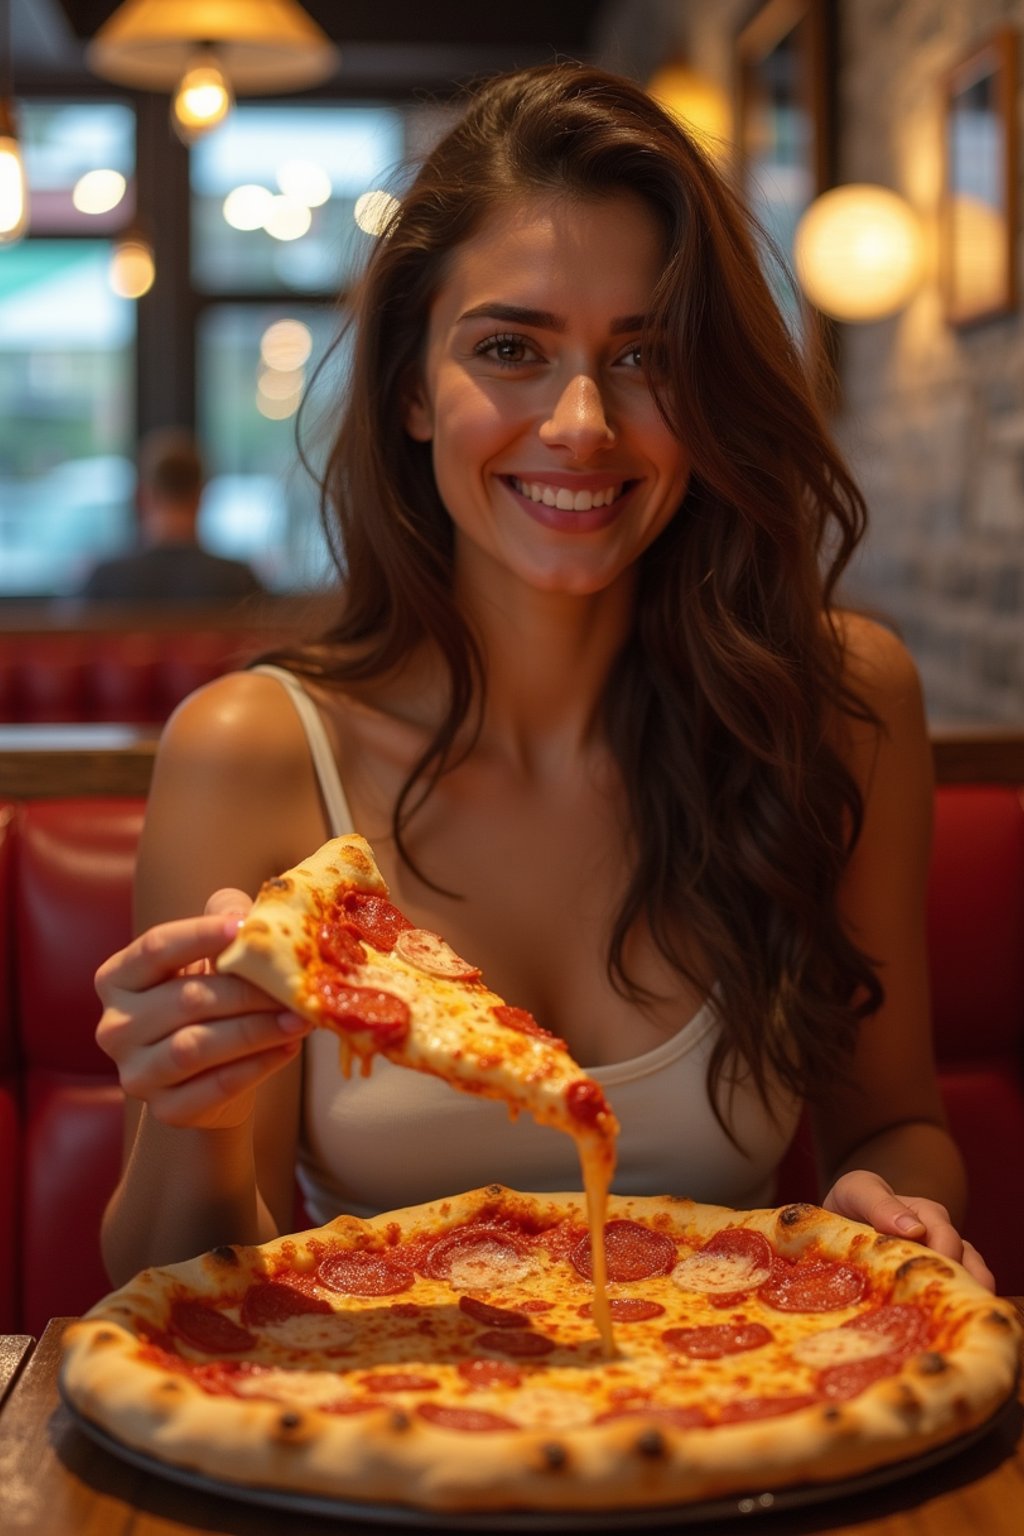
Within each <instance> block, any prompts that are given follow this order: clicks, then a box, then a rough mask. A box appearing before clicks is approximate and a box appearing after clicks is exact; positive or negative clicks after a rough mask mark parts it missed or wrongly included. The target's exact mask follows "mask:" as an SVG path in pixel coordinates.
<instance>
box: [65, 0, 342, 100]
mask: <svg viewBox="0 0 1024 1536" xmlns="http://www.w3.org/2000/svg"><path fill="white" fill-rule="evenodd" d="M203 45H207V46H208V47H211V48H213V49H215V50H216V53H217V57H218V58H219V60H220V61H221V63H222V65H223V67H224V70H225V73H226V74H227V75H228V76H229V77H230V80H231V84H232V86H233V88H234V90H235V91H236V92H237V93H239V94H243V95H245V94H249V95H262V94H264V93H268V94H273V93H275V92H279V91H293V90H302V89H304V88H305V87H307V86H311V85H318V84H320V83H321V82H322V81H324V80H328V79H329V78H330V77H331V75H333V74H334V72H335V70H336V69H337V67H338V63H339V60H340V54H339V52H338V50H337V48H335V46H334V44H333V43H332V42H331V41H330V39H329V38H328V36H327V34H326V33H325V32H323V31H322V30H321V28H320V27H318V26H317V24H316V22H315V21H313V19H312V17H310V16H308V15H307V14H306V12H305V11H304V10H303V9H302V7H301V6H300V5H298V4H297V3H296V0H124V3H123V4H122V5H120V6H119V7H118V9H117V10H116V11H115V12H114V14H113V15H112V16H111V17H110V18H109V19H108V20H107V21H105V22H104V23H103V25H102V27H100V29H99V31H98V32H97V33H96V36H95V38H94V39H93V41H92V42H91V43H90V45H89V47H88V49H87V50H86V63H87V64H88V66H89V68H90V69H91V70H93V71H94V72H95V73H96V74H98V75H102V76H103V78H104V79H106V80H114V81H116V82H117V83H118V84H119V85H128V86H134V87H137V88H139V89H142V90H150V91H173V90H174V89H175V88H176V86H177V84H178V82H179V81H180V79H181V77H182V75H183V74H184V73H185V71H186V70H187V69H188V67H189V65H190V64H191V62H192V60H193V58H194V56H195V54H196V52H197V50H198V49H199V48H201V47H202V46H203Z"/></svg>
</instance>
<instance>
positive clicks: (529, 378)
mask: <svg viewBox="0 0 1024 1536" xmlns="http://www.w3.org/2000/svg"><path fill="white" fill-rule="evenodd" d="M663 265H664V237H663V235H662V232H661V229H660V227H659V225H658V223H657V220H656V219H655V217H654V215H653V214H652V213H651V211H650V210H649V209H648V208H647V206H646V205H645V204H644V203H643V202H642V201H641V200H640V198H638V197H634V196H633V195H632V194H630V193H623V194H621V195H616V196H610V197H606V198H595V199H588V200H581V199H578V198H570V197H568V196H565V195H538V196H537V197H535V198H529V199H526V200H524V201H523V202H521V203H518V204H516V205H514V206H513V207H511V208H510V209H508V210H503V211H501V212H499V213H496V214H494V215H492V216H491V217H490V218H489V219H488V220H487V221H486V222H485V223H484V225H483V226H482V228H481V229H480V231H479V232H478V233H477V234H476V235H475V236H474V237H473V238H472V239H470V240H468V241H467V242H466V243H465V244H464V245H462V246H459V247H458V248H457V249H456V250H455V251H454V252H453V253H452V256H451V258H450V260H449V266H448V271H447V275H446V280H445V282H444V284H443V286H442V287H441V289H440V292H439V293H438V295H437V298H436V299H435V301H434V303H433V305H432V307H431V311H430V317H429V323H428V329H427V337H426V346H425V351H424V358H423V366H422V372H421V375H420V377H419V379H418V381H417V383H416V387H415V388H414V389H413V391H412V392H411V395H410V398H409V400H408V403H407V409H406V428H407V430H408V431H409V432H410V434H411V435H412V436H413V437H414V438H416V439H418V440H419V441H421V442H430V443H431V444H432V449H433V463H434V474H435V476H436V479H437V485H438V489H439V491H440V494H441V498H442V500H443V502H444V504H445V506H446V507H447V509H448V512H449V514H450V515H451V518H452V521H453V522H454V524H455V529H456V558H457V561H458V562H459V564H460V569H462V570H463V572H464V573H465V571H466V569H467V568H468V571H469V572H470V573H471V575H472V578H473V580H474V581H479V580H481V579H486V576H487V572H488V570H490V571H492V572H493V571H494V570H495V568H499V569H500V570H501V571H503V572H504V573H506V574H509V573H511V574H512V575H514V576H516V577H518V578H519V579H520V580H521V581H524V582H526V583H528V584H529V585H531V586H532V587H534V588H537V589H540V590H544V591H559V592H565V593H573V594H577V595H580V594H588V593H593V592H598V591H602V590H604V589H606V588H608V587H609V586H611V585H612V584H614V583H615V582H616V581H618V580H619V579H620V578H622V577H623V576H624V575H626V573H628V572H629V571H630V570H631V568H632V566H633V565H634V563H635V561H636V560H637V558H638V557H639V556H640V555H641V554H642V553H643V551H644V550H645V549H646V548H647V547H648V545H649V544H650V543H651V542H652V540H654V539H655V538H656V537H657V535H658V534H659V533H660V532H661V530H662V529H663V528H664V527H665V525H666V523H667V522H668V521H669V519H670V518H671V517H672V516H673V514H674V513H675V511H676V509H677V508H678V506H679V504H680V502H681V500H682V498H683V494H684V492H685V490H686V484H687V479H688V477H689V470H690V463H689V459H688V456H687V453H686V450H685V449H684V448H683V446H682V444H681V443H680V442H679V441H678V439H677V438H676V437H675V436H674V434H673V433H672V432H671V431H670V429H669V428H668V426H667V425H666V423H665V421H664V419H663V418H662V416H661V414H660V412H659V410H658V408H657V406H656V405H655V402H654V398H653V396H652V394H651V392H650V389H649V387H648V383H647V378H646V375H645V371H644V362H643V357H642V355H641V349H640V336H641V332H642V329H643V325H644V318H645V316H646V314H647V312H648V309H649V307H650V304H651V297H652V294H653V291H654V288H655V284H656V282H657V280H658V277H659V275H660V273H661V270H662V267H663Z"/></svg>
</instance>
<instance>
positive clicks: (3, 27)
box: [0, 0, 28, 245]
mask: <svg viewBox="0 0 1024 1536" xmlns="http://www.w3.org/2000/svg"><path fill="white" fill-rule="evenodd" d="M0 4H2V6H3V11H2V14H0V245H13V244H14V242H15V240H20V239H21V237H22V235H23V234H24V233H25V231H26V229H27V228H28V181H27V179H26V177H25V162H24V160H23V159H22V154H21V144H20V143H19V141H18V121H17V118H16V116H15V112H14V103H13V101H12V99H11V98H12V96H13V95H14V85H13V67H12V62H11V61H12V56H13V55H12V49H11V0H0Z"/></svg>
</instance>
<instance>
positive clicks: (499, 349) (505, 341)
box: [474, 336, 536, 368]
mask: <svg viewBox="0 0 1024 1536" xmlns="http://www.w3.org/2000/svg"><path fill="white" fill-rule="evenodd" d="M474 350H475V351H476V353H477V354H478V356H481V357H489V358H491V359H492V361H493V362H496V363H503V364H504V365H505V366H506V367H508V368H511V367H514V366H515V365H516V364H517V363H529V362H533V361H534V360H535V358H536V353H535V352H534V350H533V348H532V347H531V346H530V344H529V342H528V341H527V340H526V338H525V337H523V336H489V337H488V338H487V340H486V341H481V342H480V343H479V344H478V345H477V347H476V348H475V349H474Z"/></svg>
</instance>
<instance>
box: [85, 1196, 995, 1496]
mask: <svg viewBox="0 0 1024 1536" xmlns="http://www.w3.org/2000/svg"><path fill="white" fill-rule="evenodd" d="M604 1247H605V1252H606V1258H607V1272H608V1298H609V1307H610V1312H611V1317H612V1323H613V1330H614V1334H613V1343H612V1347H611V1349H610V1350H609V1348H608V1346H607V1345H606V1344H605V1343H604V1342H603V1341H602V1339H601V1336H600V1334H599V1332H598V1330H597V1328H596V1327H595V1322H594V1280H593V1253H592V1245H591V1239H590V1235H589V1229H588V1223H587V1214H586V1207H585V1202H584V1200H583V1198H582V1196H580V1195H575V1194H523V1193H519V1192H515V1191H512V1190H509V1189H506V1188H503V1187H501V1186H491V1187H488V1188H486V1189H481V1190H476V1191H473V1192H471V1193H468V1194H463V1195H459V1196H458V1197H456V1198H453V1199H450V1200H444V1201H440V1202H434V1203H431V1204H427V1205H421V1206H416V1207H411V1208H408V1209H405V1210H400V1211H395V1212H391V1213H389V1214H387V1215H383V1216H378V1217H375V1218H373V1219H372V1220H368V1221H363V1220H357V1219H355V1218H353V1217H344V1216H343V1217H339V1218H338V1219H337V1220H335V1221H333V1222H331V1223H330V1224H329V1225H327V1226H325V1227H322V1228H318V1229H316V1230H313V1231H309V1232H304V1233H301V1234H298V1235H295V1236H291V1237H283V1238H278V1239H275V1240H274V1241H273V1242H270V1243H267V1244H264V1245H263V1246H260V1247H248V1248H247V1247H224V1248H217V1249H214V1250H213V1251H212V1252H210V1253H207V1254H204V1255H203V1256H202V1257H200V1258H197V1259H194V1260H191V1261H189V1262H188V1263H184V1264H177V1265H172V1266H169V1267H167V1268H163V1269H150V1270H146V1271H144V1272H143V1273H142V1274H140V1275H139V1276H138V1277H137V1278H136V1279H135V1280H133V1281H132V1282H130V1283H129V1284H128V1285H126V1286H124V1287H122V1288H121V1289H120V1290H118V1291H116V1292H114V1294H113V1295H111V1296H110V1297H108V1298H107V1299H106V1300H105V1301H103V1302H102V1303H101V1304H100V1305H98V1306H97V1307H95V1308H93V1310H92V1311H91V1312H90V1313H88V1314H87V1316H86V1317H85V1318H84V1319H82V1320H81V1321H79V1322H77V1323H75V1324H73V1325H72V1326H71V1328H70V1329H69V1331H68V1334H67V1345H66V1356H65V1362H64V1366H63V1375H62V1388H63V1392H64V1394H65V1396H66V1398H67V1399H68V1400H69V1401H70V1403H71V1404H72V1405H73V1406H74V1408H75V1409H76V1410H77V1412H78V1413H80V1414H81V1415H82V1416H83V1417H84V1418H85V1419H86V1420H88V1421H89V1422H91V1423H93V1424H95V1425H97V1426H99V1427H100V1428H101V1429H102V1430H104V1431H106V1432H107V1434H109V1435H110V1436H113V1437H114V1440H115V1441H116V1442H118V1443H120V1444H121V1445H124V1446H127V1447H130V1448H132V1449H133V1450H135V1451H141V1452H143V1453H146V1454H148V1455H150V1456H152V1457H154V1458H156V1459H157V1461H158V1462H160V1463H164V1464H165V1465H166V1466H167V1467H168V1468H176V1469H179V1470H187V1471H188V1472H193V1473H201V1474H204V1475H205V1476H207V1477H212V1478H214V1479H216V1480H217V1482H218V1483H220V1484H223V1485H227V1486H228V1487H230V1486H231V1485H232V1484H235V1485H238V1486H242V1485H244V1486H245V1487H247V1488H248V1489H252V1488H254V1487H259V1488H266V1489H276V1490H285V1491H289V1492H292V1493H302V1494H314V1495H318V1496H321V1497H326V1498H328V1499H338V1500H343V1501H346V1502H348V1501H357V1502H362V1501H370V1502H372V1503H373V1504H375V1505H380V1504H382V1503H383V1504H390V1505H406V1506H413V1507H415V1508H417V1509H420V1510H436V1511H446V1510H447V1511H466V1510H473V1511H484V1510H598V1509H600V1510H605V1511H607V1510H616V1509H623V1510H625V1509H634V1508H642V1507H644V1508H648V1507H650V1506H655V1505H672V1504H679V1503H681V1502H684V1501H694V1500H706V1499H715V1498H721V1497H724V1496H729V1495H742V1494H743V1493H744V1492H749V1491H755V1492H760V1491H762V1490H771V1489H780V1488H785V1487H789V1486H792V1485H794V1484H800V1483H818V1484H827V1483H828V1482H829V1481H835V1480H843V1479H847V1478H849V1477H851V1476H854V1475H856V1474H859V1473H862V1472H865V1471H868V1470H870V1469H873V1468H877V1467H880V1466H882V1465H884V1464H886V1463H890V1462H894V1461H904V1460H907V1459H908V1458H913V1457H915V1456H916V1455H917V1454H918V1453H919V1452H922V1451H925V1450H928V1449H930V1448H933V1447H936V1446H940V1445H942V1444H944V1443H945V1442H948V1441H952V1440H955V1439H956V1438H958V1437H960V1436H962V1435H964V1434H965V1433H966V1432H967V1431H969V1430H971V1429H972V1428H973V1427H975V1426H978V1425H981V1424H983V1423H984V1422H985V1421H986V1419H987V1418H989V1417H990V1416H991V1415H992V1414H993V1413H994V1412H995V1411H996V1410H997V1409H998V1407H999V1406H1000V1404H1001V1403H1003V1402H1004V1401H1005V1399H1006V1398H1007V1397H1008V1395H1009V1394H1010V1393H1011V1391H1012V1390H1013V1386H1014V1381H1015V1376H1016V1366H1017V1359H1018V1349H1019V1333H1018V1327H1017V1324H1016V1322H1015V1319H1014V1313H1013V1309H1012V1307H1011V1306H1010V1305H1009V1303H1007V1302H1004V1301H1001V1300H998V1299H996V1298H994V1297H992V1296H991V1295H990V1294H989V1293H988V1292H987V1291H986V1290H984V1289H983V1288H982V1287H981V1286H980V1285H979V1284H977V1282H975V1281H974V1280H973V1279H972V1278H971V1277H970V1276H969V1275H968V1274H967V1273H966V1271H965V1270H964V1269H962V1268H961V1267H960V1266H959V1265H957V1264H954V1263H952V1262H951V1261H949V1260H947V1259H944V1258H940V1257H939V1256H938V1255H937V1254H934V1253H931V1252H929V1251H927V1250H925V1249H923V1248H921V1247H919V1246H918V1245H916V1244H913V1243H908V1242H906V1241H903V1240H900V1239H895V1238H889V1237H882V1236H879V1235H878V1234H877V1233H875V1232H874V1231H872V1230H871V1229H869V1228H867V1227H864V1226H861V1225H859V1224H857V1223H854V1222H849V1221H845V1220H843V1219H841V1218H839V1217H836V1216H832V1215H830V1214H828V1213H827V1212H825V1211H822V1210H820V1209H818V1208H817V1207H815V1206H809V1205H792V1206H787V1207H783V1208H781V1209H778V1210H760V1211H747V1212H743V1213H739V1212H736V1211H732V1210H729V1209H726V1208H723V1207H718V1206H703V1205H697V1204H694V1203H693V1202H692V1201H688V1200H676V1199H668V1198H627V1197H615V1196H612V1197H611V1199H610V1202H609V1210H608V1221H607V1225H606V1226H605V1229H604Z"/></svg>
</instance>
